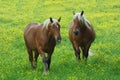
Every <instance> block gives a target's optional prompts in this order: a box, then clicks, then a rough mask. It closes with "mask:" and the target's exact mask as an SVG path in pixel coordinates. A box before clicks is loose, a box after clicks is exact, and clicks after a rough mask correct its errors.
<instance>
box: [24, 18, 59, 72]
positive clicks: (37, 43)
mask: <svg viewBox="0 0 120 80" xmlns="http://www.w3.org/2000/svg"><path fill="white" fill-rule="evenodd" d="M60 20H61V18H59V19H58V20H56V19H52V18H51V17H50V19H47V20H45V21H44V23H43V24H39V23H30V24H28V25H27V27H26V29H25V32H24V40H25V44H26V48H27V52H28V55H29V61H30V63H31V68H32V69H35V68H36V65H37V58H38V56H39V54H40V56H41V57H42V61H43V63H44V73H47V72H48V71H49V69H50V63H51V55H52V53H53V51H54V48H55V46H56V43H59V42H61V35H60V24H59V22H60ZM33 51H34V54H35V55H34V56H33ZM45 53H47V56H46V55H45Z"/></svg>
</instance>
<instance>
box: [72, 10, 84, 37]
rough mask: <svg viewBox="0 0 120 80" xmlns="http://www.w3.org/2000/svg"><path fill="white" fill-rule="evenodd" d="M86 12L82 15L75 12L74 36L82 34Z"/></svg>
mask: <svg viewBox="0 0 120 80" xmlns="http://www.w3.org/2000/svg"><path fill="white" fill-rule="evenodd" d="M83 13H84V11H82V12H81V13H75V12H73V15H74V18H73V26H74V34H75V35H76V36H77V35H79V33H80V30H81V28H82V27H83V26H84V25H83V23H84V15H83Z"/></svg>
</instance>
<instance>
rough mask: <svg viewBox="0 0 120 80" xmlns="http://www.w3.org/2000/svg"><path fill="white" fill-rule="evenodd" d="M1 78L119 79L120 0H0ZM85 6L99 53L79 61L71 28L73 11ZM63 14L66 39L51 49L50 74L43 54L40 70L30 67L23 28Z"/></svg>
mask: <svg viewBox="0 0 120 80" xmlns="http://www.w3.org/2000/svg"><path fill="white" fill-rule="evenodd" d="M0 6H1V7H0V80H119V79H120V54H119V53H120V14H119V13H120V3H119V0H114V1H113V0H75V1H73V0H49V1H48V0H33V1H32V0H31V1H30V0H0ZM82 10H84V12H85V16H86V18H87V19H88V20H90V22H91V23H92V24H93V25H94V29H95V31H96V36H97V37H96V40H95V42H94V43H93V44H92V46H91V50H92V51H93V53H94V55H93V56H89V58H88V63H87V64H85V63H84V62H83V61H82V62H80V63H77V61H76V59H75V56H74V51H73V48H72V45H71V43H70V41H69V39H68V29H69V25H70V22H71V21H72V18H73V15H72V12H73V11H75V12H80V11H82ZM60 16H61V17H62V20H61V23H60V24H61V35H62V43H61V44H59V45H57V46H56V48H55V51H54V53H53V55H52V63H51V70H50V73H49V75H47V76H45V75H43V63H42V60H41V57H39V60H38V66H37V69H36V70H35V71H32V70H31V69H30V64H29V61H28V54H27V52H26V48H25V44H24V39H23V31H24V28H25V27H26V25H27V24H28V23H30V22H43V21H44V20H45V19H47V18H49V17H53V18H59V17H60Z"/></svg>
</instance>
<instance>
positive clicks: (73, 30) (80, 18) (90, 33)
mask: <svg viewBox="0 0 120 80" xmlns="http://www.w3.org/2000/svg"><path fill="white" fill-rule="evenodd" d="M83 13H84V11H82V12H81V13H75V12H73V15H74V18H73V21H72V23H71V25H70V29H69V39H70V41H71V43H72V46H73V49H74V51H75V56H76V58H77V60H78V61H79V60H80V48H81V50H82V52H83V59H87V57H88V52H89V48H90V46H91V43H92V42H93V41H94V39H95V31H94V29H93V26H92V24H91V23H90V22H89V21H88V20H87V19H86V18H85V16H84V14H83Z"/></svg>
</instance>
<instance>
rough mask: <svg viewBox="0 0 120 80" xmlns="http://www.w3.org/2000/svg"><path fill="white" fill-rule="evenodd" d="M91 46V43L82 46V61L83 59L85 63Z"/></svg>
mask: <svg viewBox="0 0 120 80" xmlns="http://www.w3.org/2000/svg"><path fill="white" fill-rule="evenodd" d="M90 46H91V43H89V44H87V45H86V46H84V47H83V48H82V51H83V59H85V61H87V58H88V55H89V48H90Z"/></svg>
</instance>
